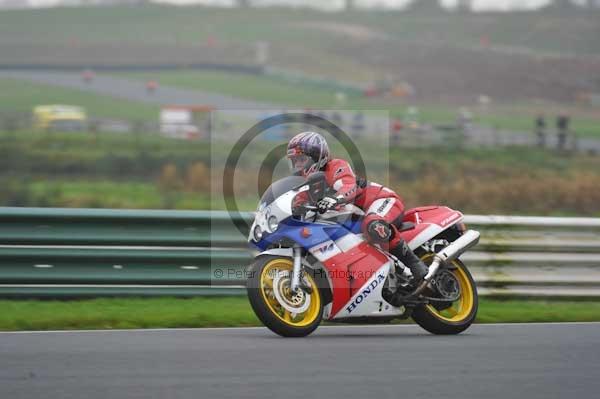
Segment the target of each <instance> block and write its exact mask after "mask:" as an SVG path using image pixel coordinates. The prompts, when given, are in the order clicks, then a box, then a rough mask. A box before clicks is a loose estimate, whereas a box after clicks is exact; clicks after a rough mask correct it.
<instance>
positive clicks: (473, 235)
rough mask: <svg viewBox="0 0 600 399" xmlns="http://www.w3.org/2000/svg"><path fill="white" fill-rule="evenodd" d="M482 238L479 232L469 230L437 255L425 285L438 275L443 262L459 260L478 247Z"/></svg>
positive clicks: (430, 267)
mask: <svg viewBox="0 0 600 399" xmlns="http://www.w3.org/2000/svg"><path fill="white" fill-rule="evenodd" d="M480 236H481V234H479V232H478V231H475V230H467V231H466V232H464V233H463V235H462V236H460V238H459V239H458V240H456V241H454V242H453V243H452V244H450V245H448V246H447V247H446V248H444V249H442V250H441V251H440V252H438V253H437V254H435V256H434V259H433V262H432V263H431V265H430V266H429V272H428V273H427V275H426V276H425V282H424V283H425V285H426V284H427V282H429V280H431V278H432V277H433V276H435V275H436V273H437V271H438V269H439V268H440V265H441V264H442V262H448V261H452V260H454V259H456V258H458V257H459V256H460V255H462V254H463V253H464V252H466V251H467V250H469V249H470V248H472V247H474V246H475V245H477V243H478V242H479V237H480ZM419 288H420V287H419ZM423 288H425V287H423Z"/></svg>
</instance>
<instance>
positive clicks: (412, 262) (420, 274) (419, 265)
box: [389, 240, 429, 287]
mask: <svg viewBox="0 0 600 399" xmlns="http://www.w3.org/2000/svg"><path fill="white" fill-rule="evenodd" d="M389 251H390V253H391V254H392V255H394V256H395V257H396V258H398V260H400V262H402V263H403V264H404V265H406V266H407V267H408V268H409V269H410V272H411V273H412V275H413V278H414V280H413V281H412V282H411V285H412V286H413V287H417V286H418V285H419V284H420V283H421V282H422V281H423V278H424V277H425V276H426V275H427V272H428V271H429V269H428V268H427V266H426V265H425V263H423V261H422V260H421V259H419V258H418V257H417V255H415V253H414V252H413V251H412V250H411V249H410V248H409V247H408V245H407V244H406V241H404V240H401V241H400V242H399V243H398V244H397V245H396V246H394V247H393V248H390V249H389Z"/></svg>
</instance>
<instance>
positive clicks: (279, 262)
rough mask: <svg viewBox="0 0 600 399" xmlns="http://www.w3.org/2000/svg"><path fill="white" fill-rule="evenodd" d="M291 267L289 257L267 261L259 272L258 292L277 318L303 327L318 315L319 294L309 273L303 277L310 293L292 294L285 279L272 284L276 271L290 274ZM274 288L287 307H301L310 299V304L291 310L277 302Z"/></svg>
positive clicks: (291, 324) (294, 325) (319, 307)
mask: <svg viewBox="0 0 600 399" xmlns="http://www.w3.org/2000/svg"><path fill="white" fill-rule="evenodd" d="M293 268H294V266H293V263H292V261H291V260H289V259H283V258H281V259H274V260H271V261H270V262H269V263H267V264H266V265H265V267H263V269H262V272H261V274H260V287H259V289H260V294H261V296H262V299H263V301H264V302H265V303H266V304H267V307H268V308H269V310H270V311H271V313H272V314H274V315H275V316H276V317H277V318H278V319H279V320H281V321H282V322H284V323H285V324H287V325H290V326H293V327H305V326H307V325H309V324H311V323H313V322H314V321H315V320H316V319H317V317H318V316H319V312H320V310H321V296H320V294H319V289H318V287H317V284H316V283H315V280H314V279H313V278H312V276H310V275H309V274H305V275H304V278H305V280H306V282H308V285H309V287H310V288H311V289H312V292H311V294H306V293H304V292H302V293H301V294H297V295H294V293H292V292H291V290H290V289H289V284H287V283H286V281H285V280H284V281H283V282H281V283H279V284H274V281H275V276H277V274H278V273H289V274H290V275H291V272H292V270H293ZM288 280H289V279H288ZM274 290H279V293H278V294H279V296H280V297H282V298H284V300H285V301H286V304H287V306H288V307H292V308H293V307H298V309H301V308H302V305H303V304H304V303H305V302H306V301H310V304H309V305H308V308H307V309H306V310H304V311H302V312H298V313H295V312H291V311H290V310H289V309H286V308H285V307H284V306H283V305H282V304H281V303H279V301H278V299H277V298H276V295H275V291H274Z"/></svg>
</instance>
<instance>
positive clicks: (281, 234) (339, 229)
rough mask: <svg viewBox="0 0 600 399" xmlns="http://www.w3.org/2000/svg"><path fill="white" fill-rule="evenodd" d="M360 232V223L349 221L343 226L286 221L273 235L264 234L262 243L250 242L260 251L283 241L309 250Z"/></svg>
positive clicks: (293, 220)
mask: <svg viewBox="0 0 600 399" xmlns="http://www.w3.org/2000/svg"><path fill="white" fill-rule="evenodd" d="M305 227H306V228H308V230H309V232H310V235H309V236H308V237H304V236H303V235H302V230H303V229H304V228H305ZM354 232H358V233H359V232H360V221H359V222H351V221H348V222H347V223H344V224H342V225H333V224H324V223H311V222H303V221H300V220H296V219H292V218H290V219H286V220H284V221H282V222H281V223H280V224H279V228H278V229H277V230H276V231H275V232H273V233H264V234H263V238H262V240H261V241H260V242H258V243H256V242H254V241H253V240H251V241H250V243H251V244H252V245H254V246H255V247H257V248H258V249H260V250H261V251H264V250H266V249H267V248H269V247H270V246H272V245H273V244H277V243H279V242H281V241H282V240H285V241H293V242H296V243H298V244H300V245H301V246H302V247H304V248H306V249H308V248H311V247H314V246H315V245H318V244H320V243H322V242H325V241H329V240H334V241H335V240H337V239H338V238H341V237H343V236H345V235H347V234H350V233H354Z"/></svg>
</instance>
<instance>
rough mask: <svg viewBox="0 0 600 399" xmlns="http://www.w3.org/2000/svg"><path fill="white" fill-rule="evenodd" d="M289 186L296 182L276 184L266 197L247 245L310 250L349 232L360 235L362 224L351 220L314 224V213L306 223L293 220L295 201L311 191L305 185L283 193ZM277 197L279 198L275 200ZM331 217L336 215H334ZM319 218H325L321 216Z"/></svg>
mask: <svg viewBox="0 0 600 399" xmlns="http://www.w3.org/2000/svg"><path fill="white" fill-rule="evenodd" d="M289 183H293V180H288V182H287V183H285V182H283V183H281V182H276V183H274V184H273V185H272V186H271V187H269V189H268V190H267V191H266V192H265V194H264V195H263V198H262V199H261V203H260V204H259V207H258V210H257V211H256V213H255V217H254V222H253V223H252V226H251V228H250V233H249V236H248V243H249V244H250V245H251V246H253V247H255V248H257V249H259V250H261V251H264V250H266V249H268V248H272V247H274V246H292V245H294V244H298V245H300V246H302V247H303V248H306V249H309V248H311V247H313V246H315V245H318V244H320V243H322V242H325V241H328V240H336V239H337V238H339V237H341V236H343V235H345V234H348V233H349V232H355V233H359V232H360V223H359V222H358V221H357V220H356V219H353V218H350V217H348V218H346V220H344V221H343V222H332V221H327V220H318V221H315V219H316V218H315V217H314V216H315V214H314V213H312V216H313V217H308V218H307V219H301V218H299V217H298V216H294V215H293V210H292V206H293V202H294V198H295V197H296V196H297V195H298V194H299V193H301V192H305V191H307V190H308V189H309V187H308V185H303V186H300V187H298V188H296V187H294V188H292V189H291V190H288V191H285V192H282V191H283V190H281V188H282V187H283V188H285V184H289ZM274 194H280V195H279V196H275V195H274ZM309 214H310V213H309ZM332 214H336V213H335V212H332ZM320 217H321V218H323V217H325V216H324V215H321V216H320ZM271 218H275V220H277V227H276V228H275V229H273V228H272V227H273V226H272V224H270V223H269V220H270V219H271ZM257 229H259V230H260V232H261V234H260V237H257V235H256V234H255V233H256V230H257Z"/></svg>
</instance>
